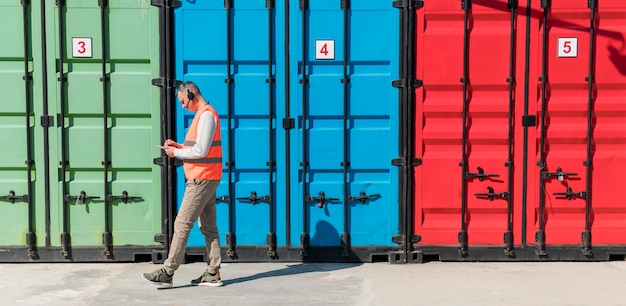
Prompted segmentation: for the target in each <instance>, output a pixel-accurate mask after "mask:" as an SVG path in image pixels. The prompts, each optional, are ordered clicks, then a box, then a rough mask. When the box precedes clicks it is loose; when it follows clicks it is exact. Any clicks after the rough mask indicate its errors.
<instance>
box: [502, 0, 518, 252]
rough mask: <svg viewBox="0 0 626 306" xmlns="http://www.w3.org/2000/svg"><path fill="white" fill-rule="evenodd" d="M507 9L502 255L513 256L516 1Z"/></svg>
mask: <svg viewBox="0 0 626 306" xmlns="http://www.w3.org/2000/svg"><path fill="white" fill-rule="evenodd" d="M509 9H510V10H511V32H510V33H511V34H510V42H509V46H510V49H509V78H508V82H509V140H508V160H507V162H506V164H505V165H506V167H507V168H508V178H507V180H508V182H507V185H508V194H509V196H508V197H507V198H506V199H507V200H506V201H507V209H506V210H507V222H506V223H507V224H506V233H504V243H505V247H506V248H505V249H504V254H505V255H506V256H511V257H512V256H515V253H514V250H513V197H512V194H513V162H514V153H513V150H514V148H513V137H514V126H513V113H514V112H515V97H514V88H515V85H516V83H515V33H516V29H515V15H516V11H517V0H509Z"/></svg>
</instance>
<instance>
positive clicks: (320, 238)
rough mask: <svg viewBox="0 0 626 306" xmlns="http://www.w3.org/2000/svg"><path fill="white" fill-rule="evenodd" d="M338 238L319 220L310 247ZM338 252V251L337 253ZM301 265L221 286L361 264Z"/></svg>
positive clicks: (295, 264) (292, 265)
mask: <svg viewBox="0 0 626 306" xmlns="http://www.w3.org/2000/svg"><path fill="white" fill-rule="evenodd" d="M339 239H340V236H339V232H338V231H337V229H335V227H334V226H333V225H332V224H330V223H329V222H327V221H324V220H321V221H318V222H317V224H316V225H315V233H314V235H313V237H311V245H312V246H314V247H315V246H316V245H325V244H329V243H330V244H331V245H332V244H334V243H336V242H337V241H339ZM339 252H340V251H339ZM303 261H305V262H303V263H293V264H287V266H286V267H284V268H281V269H277V270H272V271H265V272H261V273H257V274H253V275H249V276H243V277H238V278H233V279H225V280H223V281H222V283H223V286H228V285H232V284H236V283H243V282H248V281H254V280H258V279H263V278H268V277H278V276H289V275H296V274H303V273H311V272H328V271H337V270H342V269H349V268H354V267H358V266H360V265H362V264H363V263H358V262H357V263H332V264H330V265H326V264H324V262H307V259H306V258H303ZM188 287H196V286H194V285H191V284H185V285H181V286H173V287H170V288H164V287H161V288H159V289H176V288H188Z"/></svg>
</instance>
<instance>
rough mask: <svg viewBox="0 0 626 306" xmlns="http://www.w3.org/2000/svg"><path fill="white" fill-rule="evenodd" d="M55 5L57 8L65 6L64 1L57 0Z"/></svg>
mask: <svg viewBox="0 0 626 306" xmlns="http://www.w3.org/2000/svg"><path fill="white" fill-rule="evenodd" d="M98 2H99V1H98ZM56 4H57V6H65V0H57V1H56Z"/></svg>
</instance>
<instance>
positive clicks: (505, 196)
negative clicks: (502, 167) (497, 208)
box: [474, 186, 509, 201]
mask: <svg viewBox="0 0 626 306" xmlns="http://www.w3.org/2000/svg"><path fill="white" fill-rule="evenodd" d="M487 191H488V192H487V193H475V194H474V196H476V197H479V198H487V199H489V201H493V200H494V199H495V198H502V199H508V198H509V193H508V192H501V193H495V192H494V189H493V187H491V186H488V187H487Z"/></svg>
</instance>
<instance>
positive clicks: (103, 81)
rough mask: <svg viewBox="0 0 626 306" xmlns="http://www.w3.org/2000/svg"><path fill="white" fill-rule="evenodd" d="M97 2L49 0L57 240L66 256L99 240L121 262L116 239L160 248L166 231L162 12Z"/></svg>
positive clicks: (122, 243) (54, 234)
mask: <svg viewBox="0 0 626 306" xmlns="http://www.w3.org/2000/svg"><path fill="white" fill-rule="evenodd" d="M62 2H63V1H60V2H59V1H58V2H57V3H62ZM106 2H107V1H101V2H100V3H106ZM98 4H99V3H98V1H93V2H89V3H86V2H84V3H83V2H76V1H67V3H66V5H63V6H54V5H50V4H48V6H46V20H47V24H46V28H47V29H48V31H49V34H48V35H47V36H46V38H47V41H46V44H47V50H48V54H47V55H46V56H47V63H48V67H47V72H48V75H47V79H48V88H49V95H48V101H49V105H48V108H49V112H50V114H56V115H57V116H56V120H55V124H54V126H53V128H51V131H50V142H49V145H50V152H49V155H50V160H51V164H50V167H51V171H50V175H51V182H53V183H51V185H52V187H53V192H52V195H53V196H52V200H51V209H50V210H51V219H52V220H53V221H52V222H51V223H52V226H51V232H50V237H51V244H52V245H53V246H61V247H62V249H63V256H64V257H65V258H72V250H71V247H72V246H102V245H104V250H103V252H102V254H103V255H104V256H105V257H106V258H109V259H111V258H115V256H114V252H113V246H114V245H115V246H137V245H139V246H149V245H156V244H157V243H156V242H155V241H154V235H155V234H157V233H160V232H161V229H160V227H161V201H160V198H161V184H160V183H159V182H160V171H161V170H160V168H159V167H158V166H156V165H154V164H153V158H154V157H155V156H159V154H160V153H159V148H157V147H156V145H157V144H159V143H160V142H161V140H160V134H159V133H158V131H159V127H160V122H161V114H160V107H159V92H158V88H156V87H154V86H152V84H151V79H152V78H154V77H155V76H158V75H159V49H158V45H159V37H158V26H157V25H158V18H157V14H156V13H157V11H158V8H156V7H152V6H146V5H142V4H140V3H138V2H124V1H122V2H119V1H110V3H109V4H110V5H109V6H102V7H100V6H98ZM105 5H106V4H105ZM54 189H56V191H54Z"/></svg>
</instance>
